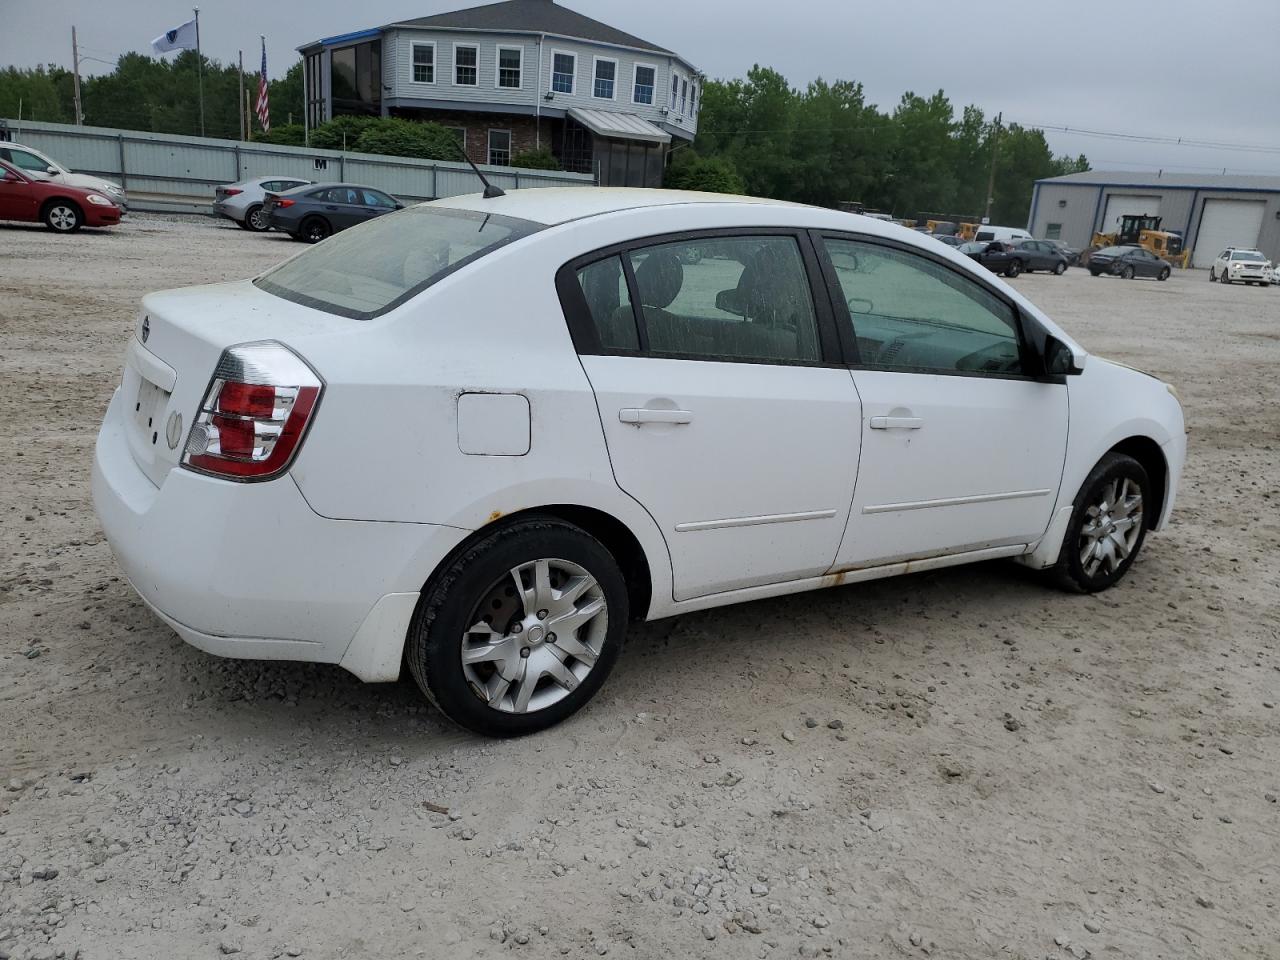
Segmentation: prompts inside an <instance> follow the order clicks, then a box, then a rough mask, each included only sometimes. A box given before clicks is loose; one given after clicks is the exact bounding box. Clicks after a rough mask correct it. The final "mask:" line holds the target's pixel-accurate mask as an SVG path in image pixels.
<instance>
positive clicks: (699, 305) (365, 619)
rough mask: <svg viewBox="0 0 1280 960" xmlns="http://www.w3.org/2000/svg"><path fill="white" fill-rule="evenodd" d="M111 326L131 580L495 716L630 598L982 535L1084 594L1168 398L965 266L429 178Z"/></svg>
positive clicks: (845, 578) (464, 714)
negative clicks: (442, 185) (371, 211)
mask: <svg viewBox="0 0 1280 960" xmlns="http://www.w3.org/2000/svg"><path fill="white" fill-rule="evenodd" d="M691 244H694V245H696V246H697V247H698V248H699V249H700V250H701V251H702V254H703V256H702V258H701V260H699V261H698V262H697V263H686V262H682V258H681V256H680V251H681V250H683V249H685V248H686V247H688V246H689V245H691ZM135 330H136V333H135V335H134V336H132V337H131V338H130V339H129V342H128V347H127V350H126V352H125V366H124V376H123V378H122V382H121V385H120V386H119V388H118V389H117V390H116V392H115V394H114V396H113V397H112V399H111V401H110V404H109V407H108V409H107V413H106V417H105V420H104V422H103V425H102V429H101V432H100V434H99V436H98V440H97V445H96V452H95V457H94V467H93V496H94V502H95V504H96V509H97V513H98V517H99V518H100V520H101V524H102V528H103V530H104V531H105V532H106V536H107V539H108V541H109V542H110V544H111V547H112V549H113V550H114V552H115V555H116V557H117V558H118V560H119V563H120V565H121V568H122V569H123V571H124V573H125V574H126V575H127V576H128V579H129V581H130V582H131V583H132V584H133V586H134V588H135V589H136V590H137V591H138V592H139V593H140V594H141V595H142V597H143V598H144V599H145V600H146V602H147V603H148V604H149V605H150V606H151V607H152V608H153V609H155V610H156V611H157V612H158V613H159V614H160V616H161V617H163V619H164V620H165V622H167V623H168V624H169V625H170V626H172V627H173V629H174V630H176V631H177V632H178V633H179V634H180V635H181V636H182V637H184V638H185V639H186V640H187V641H189V642H190V643H192V644H194V645H195V646H197V647H199V648H200V649H202V650H206V651H208V652H210V653H214V654H219V655H223V656H231V657H250V658H272V659H293V660H307V661H320V662H327V663H336V664H339V665H341V666H342V667H344V668H346V669H347V670H349V671H351V672H352V673H354V674H355V675H356V676H358V677H361V678H363V679H364V680H367V681H392V680H395V679H396V678H397V677H399V675H400V670H401V664H402V663H405V662H407V663H408V665H409V670H410V672H411V673H412V675H413V677H414V678H415V680H416V681H417V682H418V684H419V685H420V686H421V687H422V689H423V690H424V691H425V693H426V694H427V695H428V696H429V697H430V698H431V700H432V701H433V702H434V703H435V704H437V705H438V706H439V708H440V709H441V710H442V711H443V712H444V713H445V714H446V715H447V716H449V717H452V718H453V719H454V720H456V721H457V722H458V723H460V724H462V725H464V726H466V727H469V728H470V729H472V730H476V731H479V732H481V733H485V734H492V735H499V736H511V735H519V734H526V733H530V732H532V731H535V730H538V729H541V728H543V727H547V726H549V725H551V724H553V723H556V722H558V721H560V720H562V719H564V718H565V717H567V716H569V715H570V714H572V713H573V712H574V711H576V710H577V709H579V708H580V707H582V706H583V705H584V704H585V703H586V702H587V701H588V700H590V699H591V697H592V696H593V695H594V694H595V693H596V692H597V691H598V690H599V689H600V686H601V684H602V683H604V681H605V678H606V676H607V675H608V673H609V671H610V670H611V669H612V668H613V666H614V663H615V662H616V660H617V658H618V655H619V652H620V651H621V648H622V642H623V637H624V634H625V633H626V630H627V623H628V621H629V620H631V619H633V618H634V619H640V620H646V619H649V620H651V619H657V618H662V617H669V616H674V615H677V614H681V613H685V612H689V611H693V610H701V609H706V608H709V607H717V606H722V605H725V604H731V603H737V602H740V601H746V600H758V599H762V598H766V597H774V596H780V595H783V594H791V593H797V592H800V591H804V590H811V589H815V588H819V587H828V586H836V585H839V584H843V583H852V582H857V581H863V580H871V579H875V578H877V577H884V576H890V575H895V574H899V573H906V572H910V571H916V570H928V569H934V568H938V567H946V566H951V565H954V564H960V563H965V562H970V561H979V560H989V559H994V558H1000V557H1016V558H1018V559H1019V560H1020V561H1021V562H1022V563H1024V564H1026V565H1028V566H1030V567H1032V568H1038V569H1043V570H1046V571H1050V572H1051V573H1052V576H1053V577H1055V578H1056V579H1057V580H1059V581H1060V582H1061V583H1063V584H1065V585H1066V586H1067V587H1069V588H1070V589H1072V590H1076V591H1098V590H1103V589H1106V588H1107V587H1109V586H1111V585H1112V584H1114V583H1116V581H1118V580H1119V579H1120V578H1121V577H1123V576H1124V575H1125V574H1126V572H1127V571H1128V570H1129V569H1130V566H1131V564H1132V563H1133V561H1134V558H1135V557H1136V556H1137V555H1138V553H1139V551H1140V549H1141V548H1142V545H1143V543H1144V537H1145V536H1146V535H1147V534H1148V533H1149V532H1151V531H1155V530H1160V529H1162V528H1163V527H1164V525H1165V523H1166V522H1167V521H1168V518H1169V514H1170V511H1171V509H1172V507H1173V502H1174V495H1175V492H1176V490H1177V486H1178V479H1179V476H1180V474H1181V472H1182V465H1183V459H1184V456H1185V451H1186V437H1185V434H1184V427H1183V416H1182V409H1181V407H1180V405H1179V403H1178V400H1177V397H1176V395H1175V394H1174V393H1173V390H1172V388H1171V387H1169V386H1168V385H1167V384H1165V383H1163V382H1161V381H1160V380H1158V379H1157V378H1155V377H1152V376H1149V375H1147V374H1144V373H1140V372H1138V371H1137V370H1134V369H1131V368H1129V367H1127V366H1123V365H1120V364H1114V363H1109V362H1107V361H1106V360H1102V359H1100V358H1098V357H1092V356H1089V355H1088V354H1087V353H1086V352H1085V351H1084V350H1083V349H1082V348H1081V347H1080V346H1078V345H1077V344H1076V343H1075V342H1074V341H1073V340H1072V339H1071V338H1070V337H1069V336H1068V335H1067V334H1066V333H1064V332H1063V331H1062V330H1061V329H1060V328H1059V327H1058V326H1057V325H1056V324H1054V323H1053V321H1052V320H1050V319H1049V318H1048V317H1047V316H1046V315H1045V314H1044V313H1043V312H1042V311H1041V310H1040V309H1039V308H1037V307H1036V306H1035V305H1034V304H1033V303H1032V302H1031V301H1029V300H1028V299H1026V298H1025V297H1022V296H1020V295H1019V294H1018V293H1017V292H1016V291H1015V290H1014V289H1012V288H1011V287H1009V286H1007V285H1006V284H1004V283H1002V282H1001V281H1000V280H998V279H996V278H994V277H992V276H991V275H990V274H989V273H987V272H986V271H984V270H981V269H980V268H979V267H978V265H977V264H975V263H973V262H972V261H971V260H969V259H967V258H965V257H963V256H960V255H959V254H957V253H955V252H953V251H949V250H944V249H942V248H940V247H939V246H938V245H937V244H935V243H933V242H931V241H930V240H927V239H925V238H923V237H921V236H920V235H919V234H917V233H915V232H914V231H912V230H907V229H903V228H902V227H899V226H897V225H894V224H886V223H883V222H881V221H878V220H873V219H870V218H867V217H861V216H857V215H853V214H847V213H841V212H839V211H834V210H823V209H819V208H815V207H801V206H792V205H788V204H779V203H774V202H771V201H764V200H749V199H744V198H734V197H713V196H711V195H707V194H693V193H681V192H672V191H645V190H599V189H581V188H580V189H556V188H549V189H540V190H520V191H512V192H511V193H510V194H507V195H505V196H500V197H497V198H492V199H484V198H483V197H481V196H478V195H473V196H464V197H452V198H449V199H447V200H440V201H437V202H434V203H429V204H421V205H418V206H414V207H411V208H409V209H407V210H403V211H401V212H399V213H395V214H392V215H391V216H387V217H379V218H377V219H375V220H373V221H372V222H369V223H365V224H361V225H360V226H358V227H355V228H353V229H351V230H349V231H347V232H346V233H343V234H340V235H338V236H335V237H333V238H332V239H330V240H328V241H326V242H324V243H321V244H319V245H317V246H316V247H314V248H312V249H309V250H307V251H305V252H303V253H302V254H301V255H299V256H297V257H294V258H291V259H289V260H287V261H285V262H284V263H282V264H279V265H277V266H275V267H273V268H271V269H269V270H268V271H267V272H265V273H263V274H262V275H260V276H258V277H257V278H256V279H254V280H245V281H241V282H238V283H227V284H220V285H216V286H204V287H196V288H193V289H188V290H179V291H170V292H163V293H153V294H150V295H148V296H147V297H146V298H144V300H143V302H142V308H141V310H140V312H139V316H138V322H137V326H136V328H135ZM832 437H840V438H843V439H842V440H841V442H838V443H833V442H831V439H832ZM175 531H181V535H175ZM1146 575H1147V576H1155V575H1156V571H1155V570H1153V569H1151V568H1148V570H1147V572H1146ZM761 616H764V617H767V616H768V611H767V610H765V611H764V612H763V613H761ZM789 655H790V656H793V657H795V658H800V659H802V658H803V656H804V651H803V649H802V648H801V647H800V646H797V645H796V644H795V643H793V644H792V646H791V647H790V649H789Z"/></svg>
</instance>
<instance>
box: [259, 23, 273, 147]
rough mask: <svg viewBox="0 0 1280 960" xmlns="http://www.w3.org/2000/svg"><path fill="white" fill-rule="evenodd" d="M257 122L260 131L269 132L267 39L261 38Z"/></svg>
mask: <svg viewBox="0 0 1280 960" xmlns="http://www.w3.org/2000/svg"><path fill="white" fill-rule="evenodd" d="M257 113H258V122H259V123H260V124H262V132H263V133H270V132H271V106H270V104H269V103H268V102H267V39H266V37H263V38H262V72H261V73H259V74H258V106H257Z"/></svg>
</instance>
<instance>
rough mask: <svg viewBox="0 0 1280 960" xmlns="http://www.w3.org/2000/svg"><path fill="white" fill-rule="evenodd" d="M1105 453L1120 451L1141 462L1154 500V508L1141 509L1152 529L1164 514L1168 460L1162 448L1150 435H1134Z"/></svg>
mask: <svg viewBox="0 0 1280 960" xmlns="http://www.w3.org/2000/svg"><path fill="white" fill-rule="evenodd" d="M1107 453H1120V454H1124V455H1125V456H1129V457H1132V458H1133V459H1134V460H1137V461H1138V463H1140V464H1142V469H1143V470H1145V471H1147V476H1148V477H1149V478H1150V479H1151V495H1152V498H1153V499H1154V500H1155V503H1154V504H1152V506H1153V507H1154V509H1151V510H1145V511H1143V513H1144V515H1145V517H1146V523H1147V529H1149V530H1150V529H1153V528H1154V527H1155V525H1156V524H1157V523H1159V521H1160V517H1161V516H1163V515H1164V502H1165V498H1166V497H1167V496H1168V484H1169V462H1168V461H1167V460H1166V459H1165V455H1164V450H1162V449H1161V448H1160V444H1158V443H1156V441H1155V440H1153V439H1151V437H1148V436H1143V435H1140V434H1139V435H1135V436H1131V437H1127V438H1126V439H1124V440H1121V441H1120V442H1119V443H1117V444H1115V445H1114V446H1112V447H1111V449H1110V450H1108V451H1107Z"/></svg>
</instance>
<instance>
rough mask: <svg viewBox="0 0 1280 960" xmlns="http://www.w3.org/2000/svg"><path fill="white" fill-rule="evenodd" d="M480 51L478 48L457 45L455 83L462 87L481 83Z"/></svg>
mask: <svg viewBox="0 0 1280 960" xmlns="http://www.w3.org/2000/svg"><path fill="white" fill-rule="evenodd" d="M479 61H480V51H479V49H478V48H477V47H471V46H462V45H457V46H455V47H454V48H453V82H454V83H456V84H457V85H458V86H460V87H474V86H475V85H476V84H477V83H479V67H478V64H479Z"/></svg>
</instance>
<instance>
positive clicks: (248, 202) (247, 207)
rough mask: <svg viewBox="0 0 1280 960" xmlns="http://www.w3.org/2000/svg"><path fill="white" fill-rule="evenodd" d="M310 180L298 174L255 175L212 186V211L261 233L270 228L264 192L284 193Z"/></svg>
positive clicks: (247, 228) (303, 185)
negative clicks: (254, 176) (280, 175)
mask: <svg viewBox="0 0 1280 960" xmlns="http://www.w3.org/2000/svg"><path fill="white" fill-rule="evenodd" d="M310 183H311V181H310V180H303V179H301V178H300V177H256V178H255V179H253V180H241V181H240V182H239V183H229V184H227V185H226V186H222V187H216V188H215V189H214V191H213V212H214V213H216V214H217V215H218V216H220V217H226V218H227V219H228V220H234V221H235V222H236V223H238V224H240V226H242V227H244V228H245V229H246V230H253V231H255V232H261V231H263V230H267V229H268V228H269V227H270V223H269V222H268V217H267V213H266V211H265V210H263V208H262V204H263V201H264V200H265V199H266V195H267V194H268V193H284V192H286V191H288V190H293V189H295V188H297V187H305V186H307V185H308V184H310Z"/></svg>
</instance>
